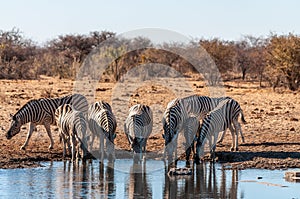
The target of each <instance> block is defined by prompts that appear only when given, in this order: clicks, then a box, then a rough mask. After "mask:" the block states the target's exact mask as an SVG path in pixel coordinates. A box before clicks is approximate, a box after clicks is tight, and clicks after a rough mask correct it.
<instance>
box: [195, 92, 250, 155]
mask: <svg viewBox="0 0 300 199" xmlns="http://www.w3.org/2000/svg"><path fill="white" fill-rule="evenodd" d="M239 116H240V117H241V120H242V122H243V123H246V121H245V118H244V115H243V111H242V109H241V107H240V105H239V104H238V103H237V102H236V101H235V100H233V99H229V98H227V99H225V100H223V101H221V102H220V103H219V105H218V106H217V107H216V108H215V109H213V110H212V111H211V112H210V113H209V114H208V115H207V116H206V117H205V118H204V119H203V123H202V125H201V129H200V132H199V135H198V138H197V144H196V154H197V155H196V157H197V158H199V155H200V148H201V146H202V145H203V144H204V142H205V139H206V138H207V139H208V140H209V142H210V150H211V153H212V155H213V156H214V151H215V148H216V141H217V138H218V135H219V132H222V131H225V130H226V129H227V128H229V129H230V131H231V135H232V140H233V144H232V147H231V150H238V132H239V131H241V126H240V124H239V122H238V119H239ZM232 125H233V126H232ZM212 140H213V141H212ZM212 142H213V143H212Z"/></svg>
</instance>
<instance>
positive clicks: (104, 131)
mask: <svg viewBox="0 0 300 199" xmlns="http://www.w3.org/2000/svg"><path fill="white" fill-rule="evenodd" d="M88 124H89V128H90V130H91V137H92V141H91V148H92V146H93V143H94V139H95V137H99V139H100V142H99V149H100V159H101V160H102V159H103V155H104V139H105V140H106V148H107V152H108V153H109V155H111V156H112V157H113V158H114V139H115V138H116V128H117V121H116V118H115V116H114V114H113V112H112V108H111V106H110V105H109V103H107V102H104V101H99V102H95V103H94V104H92V105H91V106H90V108H89V111H88Z"/></svg>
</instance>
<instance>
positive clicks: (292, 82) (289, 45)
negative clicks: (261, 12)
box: [268, 33, 300, 91]
mask: <svg viewBox="0 0 300 199" xmlns="http://www.w3.org/2000/svg"><path fill="white" fill-rule="evenodd" d="M268 70H269V72H271V73H272V74H271V75H272V76H276V77H277V78H276V79H275V81H274V84H277V83H278V81H279V80H278V79H280V78H282V77H283V78H284V79H285V81H286V83H287V86H288V88H289V89H290V90H292V91H294V90H297V89H298V88H299V85H300V38H299V36H296V35H293V34H291V33H290V34H289V35H282V36H278V35H273V36H272V37H271V39H270V43H269V45H268Z"/></svg>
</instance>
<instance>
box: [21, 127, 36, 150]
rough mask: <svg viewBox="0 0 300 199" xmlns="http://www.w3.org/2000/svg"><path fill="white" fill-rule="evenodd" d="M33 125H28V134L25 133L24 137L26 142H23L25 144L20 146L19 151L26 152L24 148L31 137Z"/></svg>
mask: <svg viewBox="0 0 300 199" xmlns="http://www.w3.org/2000/svg"><path fill="white" fill-rule="evenodd" d="M35 126H36V125H35V124H33V123H32V122H30V123H29V130H28V133H27V137H26V140H25V143H24V144H23V145H22V146H21V148H20V149H21V150H26V146H27V145H28V142H29V139H30V137H31V135H32V132H33V130H34V129H35Z"/></svg>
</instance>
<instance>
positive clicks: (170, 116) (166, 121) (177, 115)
mask: <svg viewBox="0 0 300 199" xmlns="http://www.w3.org/2000/svg"><path fill="white" fill-rule="evenodd" d="M224 100H233V99H232V98H230V97H219V98H210V97H207V96H198V95H192V96H189V97H185V98H181V99H179V98H176V99H174V100H172V101H171V102H170V103H169V104H168V106H167V109H166V111H165V113H164V116H163V128H164V134H163V137H164V139H165V146H166V151H167V152H168V155H169V156H171V157H172V156H173V153H174V151H175V157H177V151H176V149H177V137H178V134H179V133H180V132H181V131H182V130H183V127H184V126H185V123H186V122H187V119H188V118H189V117H195V118H197V119H198V120H200V119H203V118H204V117H205V116H206V114H207V113H209V112H210V111H211V110H213V109H214V108H215V107H217V106H218V104H220V103H221V102H222V101H224ZM236 103H237V102H236ZM224 133H225V132H224Z"/></svg>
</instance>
